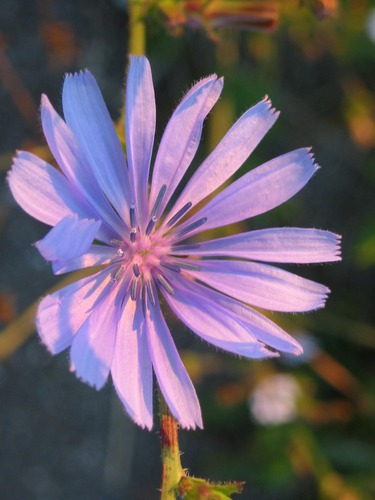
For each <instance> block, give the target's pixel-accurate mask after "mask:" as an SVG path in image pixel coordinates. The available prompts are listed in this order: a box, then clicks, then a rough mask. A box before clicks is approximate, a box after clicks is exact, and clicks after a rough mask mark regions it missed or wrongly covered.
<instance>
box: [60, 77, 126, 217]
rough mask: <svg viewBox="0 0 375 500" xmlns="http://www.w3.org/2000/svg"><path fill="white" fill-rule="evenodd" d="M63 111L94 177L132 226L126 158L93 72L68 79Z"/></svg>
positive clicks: (65, 86)
mask: <svg viewBox="0 0 375 500" xmlns="http://www.w3.org/2000/svg"><path fill="white" fill-rule="evenodd" d="M62 97H63V109H64V116H65V120H66V123H67V125H68V127H69V128H70V129H71V131H72V132H73V134H74V135H75V137H76V138H77V140H78V142H79V144H80V147H81V150H82V152H83V153H84V155H85V158H86V161H87V162H88V164H89V165H90V170H91V172H92V175H94V176H95V179H96V181H97V183H98V184H99V186H100V188H101V189H102V191H103V192H104V194H105V196H106V197H107V198H108V200H109V202H110V203H111V204H112V205H113V206H114V208H115V209H116V211H117V213H118V214H119V215H120V216H121V217H122V218H123V220H125V221H126V222H128V223H129V206H130V203H131V194H130V186H129V179H128V173H127V167H126V161H125V156H124V153H123V151H122V147H121V144H120V141H119V139H118V137H117V134H116V131H115V128H114V126H113V123H112V120H111V117H110V116H109V113H108V110H107V108H106V105H105V103H104V100H103V97H102V94H101V92H100V90H99V87H98V85H97V83H96V81H95V78H94V77H93V76H92V75H91V73H90V72H88V71H85V72H81V73H79V74H74V75H68V76H67V77H66V78H65V81H64V87H63V96H62Z"/></svg>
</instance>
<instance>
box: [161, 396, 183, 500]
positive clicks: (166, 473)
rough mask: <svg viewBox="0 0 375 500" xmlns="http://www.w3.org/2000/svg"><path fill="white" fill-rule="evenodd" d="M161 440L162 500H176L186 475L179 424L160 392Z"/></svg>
mask: <svg viewBox="0 0 375 500" xmlns="http://www.w3.org/2000/svg"><path fill="white" fill-rule="evenodd" d="M159 408H160V440H161V460H162V485H161V496H160V499H161V500H176V497H177V487H178V483H179V482H180V479H181V478H182V476H183V475H184V471H183V469H182V466H181V460H180V448H179V445H178V424H177V422H176V420H175V419H174V418H173V416H172V415H171V412H170V411H169V408H168V406H167V404H166V402H165V400H164V398H163V396H162V394H161V392H160V390H159Z"/></svg>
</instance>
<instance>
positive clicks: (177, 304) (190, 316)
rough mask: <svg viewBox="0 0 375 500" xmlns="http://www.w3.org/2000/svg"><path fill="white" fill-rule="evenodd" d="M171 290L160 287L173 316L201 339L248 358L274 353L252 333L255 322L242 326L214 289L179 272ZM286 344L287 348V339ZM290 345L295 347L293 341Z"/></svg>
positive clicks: (288, 346)
mask: <svg viewBox="0 0 375 500" xmlns="http://www.w3.org/2000/svg"><path fill="white" fill-rule="evenodd" d="M173 290H174V293H173V295H171V294H168V293H165V291H164V290H163V289H162V292H163V294H164V297H165V299H166V300H167V302H168V304H169V305H170V307H171V308H172V310H173V311H174V313H175V314H176V316H178V317H179V318H180V320H181V321H182V322H183V323H185V324H186V325H187V326H188V327H189V328H190V329H191V330H193V331H194V332H195V333H196V334H197V335H199V336H200V337H201V338H202V339H204V340H206V341H207V342H209V343H210V344H213V345H215V346H217V347H219V348H220V349H224V350H225V351H229V352H232V353H234V354H238V355H240V356H246V357H248V358H265V357H272V356H275V355H277V354H275V353H274V352H271V351H269V350H268V349H267V348H266V347H265V346H264V344H263V343H261V342H259V341H258V340H257V338H256V336H255V335H256V334H257V333H258V330H259V327H258V325H251V326H252V327H251V328H248V326H249V325H248V324H247V325H246V326H244V325H243V324H242V323H241V322H240V321H239V319H240V318H239V315H238V314H237V313H234V312H233V311H231V310H230V308H229V307H226V306H224V307H222V305H221V304H220V301H219V300H218V296H219V295H220V294H218V293H217V292H213V291H212V290H209V289H208V288H207V287H203V286H202V285H199V284H197V283H194V282H192V281H191V280H187V279H186V278H184V277H183V276H180V277H179V283H178V284H177V282H176V280H175V281H174V283H173ZM223 302H224V300H223ZM232 302H234V301H233V300H232ZM284 344H285V343H284ZM294 344H295V343H294ZM286 345H287V348H288V349H289V350H290V348H291V342H288V343H286ZM293 349H294V351H295V345H293ZM284 350H285V347H284Z"/></svg>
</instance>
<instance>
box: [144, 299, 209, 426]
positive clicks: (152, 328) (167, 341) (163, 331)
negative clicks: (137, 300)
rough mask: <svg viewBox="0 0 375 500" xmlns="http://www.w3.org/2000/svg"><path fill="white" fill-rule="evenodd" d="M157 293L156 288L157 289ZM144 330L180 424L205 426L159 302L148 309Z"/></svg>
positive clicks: (167, 399) (160, 378) (163, 385)
mask: <svg viewBox="0 0 375 500" xmlns="http://www.w3.org/2000/svg"><path fill="white" fill-rule="evenodd" d="M155 293H156V291H155ZM145 333H146V335H147V339H148V348H149V352H150V356H151V360H152V365H153V367H154V371H155V375H156V378H157V380H158V384H159V387H160V389H161V391H162V393H163V396H164V398H165V400H166V402H167V404H168V407H169V409H170V410H171V413H172V414H173V416H174V417H175V418H176V420H178V422H179V423H180V425H181V427H183V428H185V429H195V427H197V426H198V427H200V428H202V427H203V423H202V416H201V410H200V406H199V401H198V398H197V395H196V392H195V389H194V386H193V384H192V382H191V380H190V377H189V375H188V373H187V371H186V369H185V367H184V365H183V364H182V361H181V359H180V356H179V354H178V352H177V349H176V346H175V345H174V342H173V339H172V337H171V334H170V332H169V329H168V327H167V325H166V323H165V320H164V318H163V316H162V313H161V310H160V307H159V305H158V304H156V305H155V306H151V308H150V309H149V310H148V311H147V317H146V325H145Z"/></svg>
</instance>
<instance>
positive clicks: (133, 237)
mask: <svg viewBox="0 0 375 500" xmlns="http://www.w3.org/2000/svg"><path fill="white" fill-rule="evenodd" d="M136 238H137V230H136V228H135V227H133V228H132V230H131V231H130V241H131V242H132V243H135V240H136Z"/></svg>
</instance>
